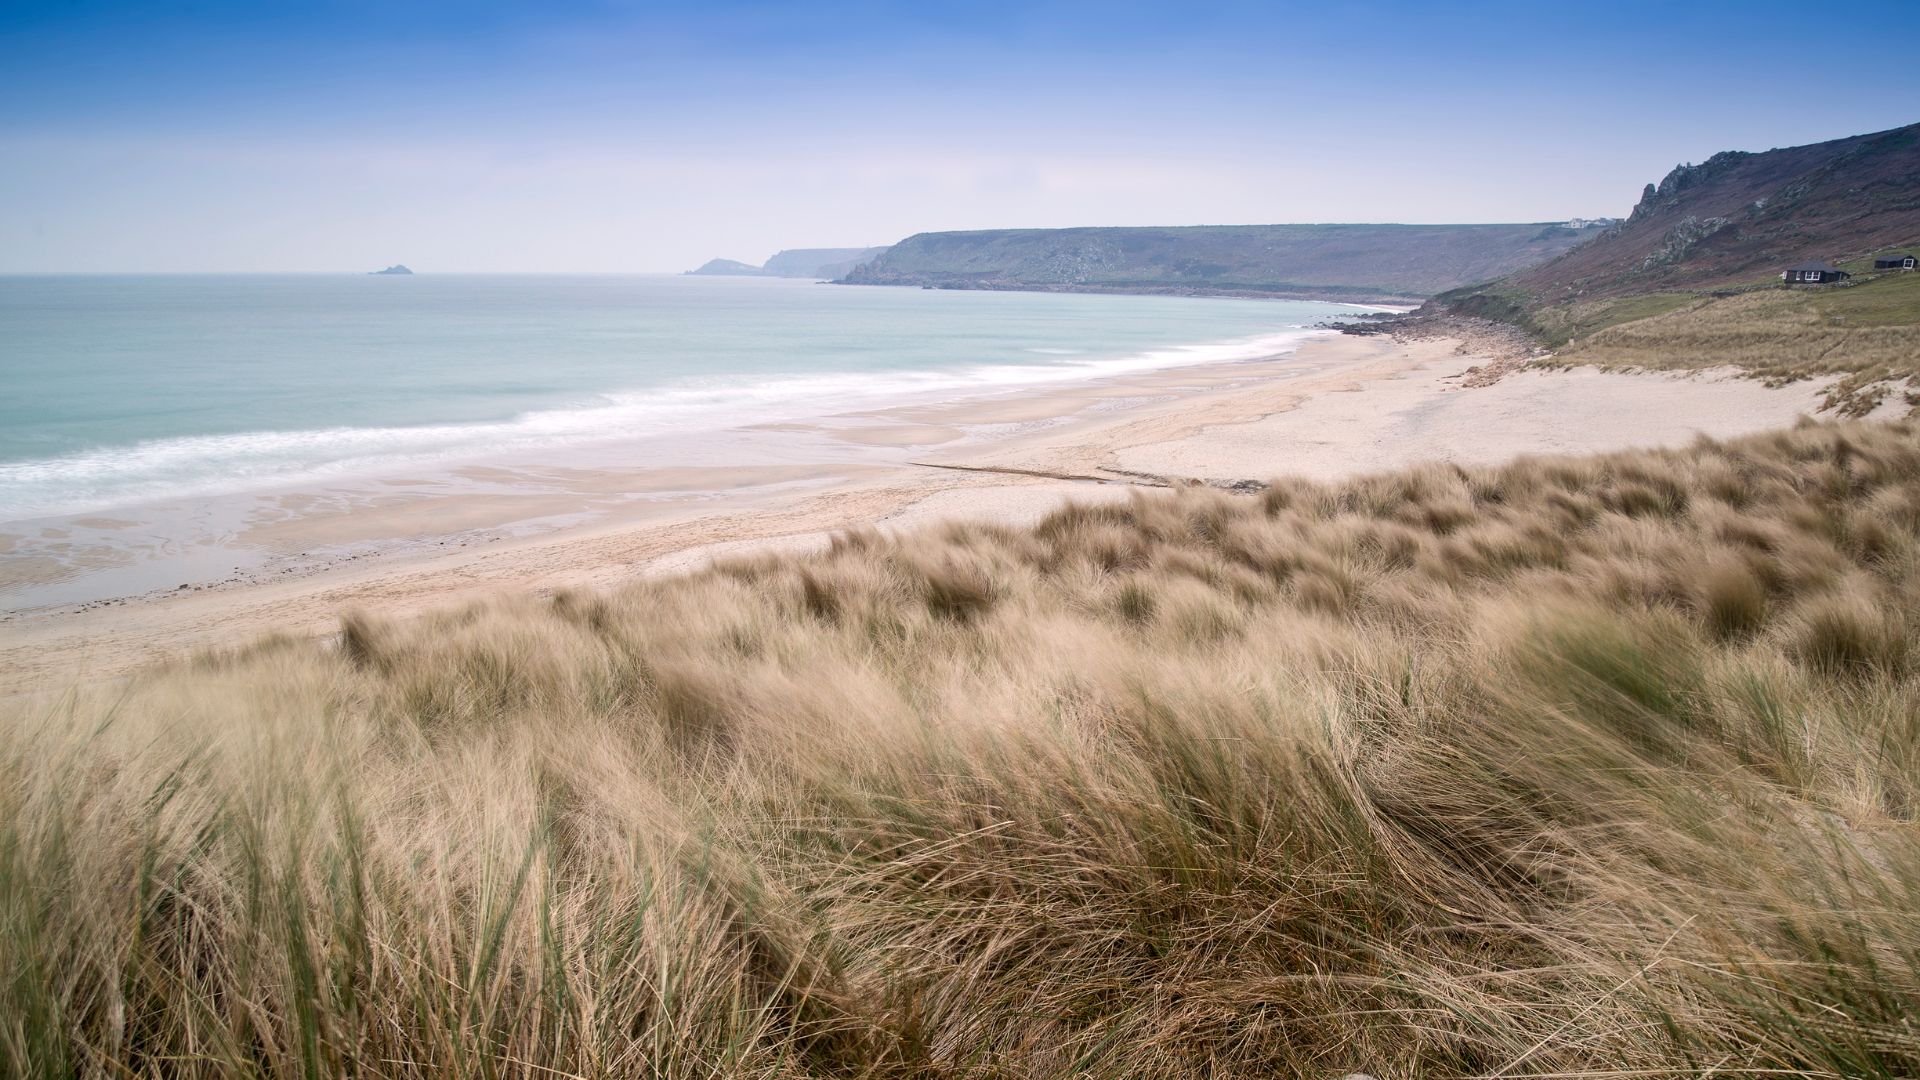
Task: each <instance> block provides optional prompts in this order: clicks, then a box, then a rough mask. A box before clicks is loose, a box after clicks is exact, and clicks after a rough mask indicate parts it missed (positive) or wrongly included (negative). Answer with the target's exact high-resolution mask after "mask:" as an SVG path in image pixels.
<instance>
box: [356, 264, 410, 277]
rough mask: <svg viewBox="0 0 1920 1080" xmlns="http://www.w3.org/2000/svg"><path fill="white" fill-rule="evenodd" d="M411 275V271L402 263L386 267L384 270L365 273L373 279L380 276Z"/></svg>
mask: <svg viewBox="0 0 1920 1080" xmlns="http://www.w3.org/2000/svg"><path fill="white" fill-rule="evenodd" d="M411 273H413V271H411V270H409V269H407V267H406V265H405V264H404V263H394V264H393V265H392V266H389V267H387V268H386V269H385V270H370V271H368V272H367V276H368V277H374V276H377V275H380V274H411Z"/></svg>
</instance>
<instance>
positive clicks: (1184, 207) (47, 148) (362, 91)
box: [0, 0, 1920, 272]
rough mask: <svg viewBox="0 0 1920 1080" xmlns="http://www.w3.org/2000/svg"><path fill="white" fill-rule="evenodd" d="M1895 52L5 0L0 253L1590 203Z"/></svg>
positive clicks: (176, 255)
mask: <svg viewBox="0 0 1920 1080" xmlns="http://www.w3.org/2000/svg"><path fill="white" fill-rule="evenodd" d="M1916 46H1920V4H1916V3H1909V2H1906V0H1898V2H1882V3H1876V4H1866V5H1855V6H1853V7H1850V8H1841V7H1835V6H1832V5H1829V4H1819V3H1775V2H1771V0H1749V2H1743V3H1698V4H1685V3H1638V2H1626V3H1606V4H1600V3H1593V4H1586V3H1574V2H1565V3H1544V2H1543V3H1484V4H1471V3H1464V2H1463V3H1422V2H1388V0H1378V2H1363V3H1347V4H1336V3H1319V4H1286V3H1267V4H1236V3H1215V4H1209V3H1197V2H1196V3H1185V4H1164V5H1129V4H1124V3H1107V4H1086V3H1037V4H1000V3H993V2H975V3H964V4H942V3H915V4H840V3H833V2H831V0H818V2H812V3H800V4H740V3H726V2H718V0H715V2H709V3H703V4H698V5H693V4H688V5H662V4H643V3H620V2H602V3H564V2H555V3H547V4H505V3H469V4H443V3H433V2H421V3H406V2H398V0H389V2H383V3H364V2H359V0H341V2H334V3H318V4H303V3H292V2H287V3H282V2H258V0H256V2H254V3H244V4H242V3H224V2H198V3H167V2H160V3H156V2H151V0H149V2H146V3H137V4H135V3H94V2H87V0H68V2H57V3H16V2H12V0H0V272H4V271H41V270H49V271H112V270H152V271H198V270H212V271H225V270H232V271H251V270H361V269H368V268H372V267H375V266H379V265H385V264H386V263H389V262H394V261H404V262H407V263H408V264H410V265H412V266H414V267H415V269H417V270H423V271H424V270H440V271H516V270H525V271H569V270H574V271H626V270H641V271H651V270H676V269H682V268H685V267H688V266H692V265H695V264H697V263H699V262H701V261H704V260H705V259H706V258H708V257H710V256H715V255H720V256H726V257H730V258H738V259H745V260H749V261H758V260H760V259H762V258H764V257H765V256H766V255H768V254H770V253H772V252H773V251H774V250H776V249H778V248H782V247H797V246H828V245H835V246H837V245H856V244H869V243H886V242H889V241H892V240H896V239H898V238H900V237H902V236H905V235H907V234H909V233H913V232H917V231H921V230H927V229H954V228H989V227H1003V226H1007V227H1010V226H1057V225H1089V224H1190V223H1235V222H1284V221H1440V222H1445V221H1534V220H1550V219H1556V218H1564V217H1569V216H1575V215H1588V216H1590V215H1601V214H1621V213H1624V212H1625V211H1626V209H1627V208H1628V207H1629V206H1630V205H1631V204H1632V202H1633V200H1634V198H1635V197H1636V196H1637V193H1638V190H1639V187H1640V185H1641V184H1644V183H1646V182H1647V181H1649V180H1655V179H1658V178H1659V177H1660V176H1661V175H1662V174H1664V173H1665V171H1666V170H1667V169H1668V168H1670V167H1672V166H1673V165H1674V164H1676V163H1678V162H1681V161H1688V160H1693V161H1697V160H1700V159H1702V158H1704V157H1706V156H1708V155H1710V154H1712V153H1713V152H1715V151H1717V150H1721V149H1729V148H1736V149H1748V150H1759V149H1766V148H1768V147H1773V146H1788V145H1794V144H1797V143H1803V142H1811V141H1818V140H1821V139H1829V138H1837V137H1840V136H1844V135H1850V134H1857V133H1860V132H1865V131H1874V130H1880V129H1884V128H1889V127H1896V126H1900V125H1902V124H1906V123H1912V122H1914V121H1916V120H1920V107H1916V99H1915V98H1914V96H1913V94H1912V93H1911V91H1910V89H1909V88H1908V87H1907V86H1906V85H1904V83H1906V82H1910V77H1909V76H1908V75H1906V74H1901V75H1899V76H1898V77H1897V78H1896V79H1886V78H1884V77H1883V76H1884V73H1886V72H1889V71H1891V72H1896V73H1908V72H1911V70H1912V63H1913V58H1914V55H1915V52H1916V48H1915V47H1916ZM1829 88H1830V89H1829Z"/></svg>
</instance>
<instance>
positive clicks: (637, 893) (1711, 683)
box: [0, 423, 1920, 1078]
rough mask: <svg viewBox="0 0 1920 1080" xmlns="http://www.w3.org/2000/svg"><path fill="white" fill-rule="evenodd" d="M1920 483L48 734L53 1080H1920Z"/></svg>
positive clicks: (809, 590)
mask: <svg viewBox="0 0 1920 1080" xmlns="http://www.w3.org/2000/svg"><path fill="white" fill-rule="evenodd" d="M1916 635H1920V428H1916V427H1915V426H1914V425H1911V424H1907V423H1898V424H1890V425H1851V426H1813V427H1807V428H1803V429H1801V430H1797V431H1793V432H1781V433H1779V434H1776V435H1770V436H1765V437H1758V438H1752V439H1746V440H1742V441H1739V442H1735V443H1730V444H1726V445H1715V444H1702V445H1700V446H1698V447H1696V448H1694V449H1692V450H1689V451H1684V452H1670V453H1635V454H1624V455H1615V456H1610V457H1604V458H1596V459H1585V460H1557V459H1555V460H1532V461H1526V460H1523V461H1521V462H1518V463H1516V464H1514V465H1512V466H1509V467H1505V468H1498V469H1479V470H1459V469H1455V468H1452V467H1442V466H1435V467H1428V468H1423V469H1419V470H1414V471H1410V472H1405V473H1399V474H1392V475H1385V476H1379V477H1374V478H1370V479H1364V480H1360V481H1356V482H1353V483H1350V484H1345V485H1341V486H1335V487H1319V486H1314V485H1310V484H1306V483H1302V482H1289V483H1281V484H1279V485H1277V486H1275V487H1274V488H1272V489H1271V490H1269V491H1268V492H1266V493H1265V494H1263V495H1260V496H1253V497H1236V496H1229V495H1226V494H1223V493H1219V492H1212V491H1192V492H1183V493H1179V494H1177V495H1166V496H1155V497H1150V498H1146V497H1143V498H1141V499H1140V500H1138V501H1136V502H1135V503H1133V504H1131V505H1122V506H1109V507H1102V508H1075V509H1067V510H1062V511H1060V512H1058V513H1056V514H1054V515H1053V516H1052V517H1050V518H1049V519H1047V520H1046V521H1045V522H1043V523H1042V524H1040V525H1039V526H1037V527H1036V528H1033V529H1030V530H1015V529H1007V528H996V527H987V526H953V527H948V528H945V529H943V530H938V531H933V532H926V533H921V534H917V535H913V536H910V537H906V538H903V539H899V540H886V539H881V538H878V537H874V536H869V535H860V534H856V535H853V536H849V537H847V538H844V539H843V540H841V541H840V542H838V543H837V544H836V545H835V547H834V549H833V550H832V551H831V552H830V553H827V554H824V555H821V556H817V557H809V558H790V557H767V558H763V559H759V560H754V561H747V562H741V563H737V564H733V565H730V566H727V567H723V568H721V569H718V570H715V571H713V572H708V573H703V574H699V575H695V576H692V577H689V578H685V579H677V580H670V581H654V582H643V583H638V584H635V585H633V586H631V587H630V588H628V589H627V590H626V591H624V592H621V593H619V594H616V595H614V596H611V597H592V596H581V595H562V596H558V597H554V598H553V599H551V600H550V601H535V600H531V599H529V600H524V601H516V602H502V603H500V604H498V605H495V606H491V607H482V608H475V609H471V610H466V611H461V612H457V613H451V614H446V615H442V616H439V617H437V618H433V619H429V620H426V621H423V622H418V623H407V624H398V625H382V624H377V623H369V622H367V621H365V620H358V619H356V620H350V621H349V623H348V625H347V628H346V632H345V633H344V635H343V638H342V645H341V647H340V648H339V649H337V650H328V649H324V648H321V647H319V646H316V645H313V644H309V643H304V642H294V641H278V642H266V643H262V644H261V645H259V646H258V647H255V648H253V649H250V650H247V651H245V652H243V653H240V654H237V655H233V656H226V657H217V658H207V659H205V660H202V661H200V662H197V663H194V664H190V665H184V666H179V667H175V668H172V669H168V670H164V671H161V672H158V673H156V674H154V675H153V676H151V677H149V678H146V679H144V680H142V681H141V682H140V683H139V684H137V685H135V686H133V687H131V688H129V689H127V690H125V691H124V692H122V691H119V690H112V689H101V690H92V691H87V692H84V693H81V694H79V695H78V696H76V697H74V698H71V699H68V700H66V701H65V702H63V703H61V704H59V705H56V706H47V707H42V708H37V709H30V710H26V711H23V712H19V713H18V714H17V715H13V716H10V717H8V718H7V719H6V721H5V722H6V723H8V725H9V737H8V738H6V739H5V740H0V1074H4V1075H7V1076H45V1077H54V1076H59V1077H67V1076H74V1075H102V1076H121V1075H164V1076H169V1077H191V1076H209V1077H212V1076H220V1077H227V1076H234V1077H238V1076H263V1075H271V1076H296V1075H299V1076H312V1077H319V1076H327V1077H333V1076H367V1077H371V1076H421V1077H425V1076H436V1077H438V1076H472V1077H488V1078H495V1077H530V1078H531V1077H552V1076H555V1075H568V1076H572V1075H584V1076H608V1077H612V1076H635V1075H652V1076H672V1077H682V1076H684V1077H695V1076H698V1077H713V1076H747V1075H752V1076H798V1075H845V1076H858V1075H873V1076H941V1077H974V1076H978V1077H1009V1076H1067V1075H1090V1076H1129V1077H1148V1076H1169V1077H1203V1076H1225V1075H1263V1076H1264V1075H1280V1076H1325V1075H1338V1074H1340V1073H1342V1072H1345V1071H1347V1070H1349V1069H1365V1070H1367V1071H1369V1072H1372V1073H1374V1074H1376V1075H1379V1076H1382V1077H1388V1078H1395V1077H1416V1076H1422V1077H1425V1076H1449V1075H1497V1076H1511V1075H1521V1074H1556V1075H1605V1076H1621V1075H1666V1074H1675V1075H1695V1074H1700V1073H1702V1072H1712V1073H1713V1074H1715V1075H1779V1074H1783V1073H1785V1072H1793V1073H1795V1074H1798V1075H1815V1076H1840V1075H1846V1076H1895V1075H1913V1074H1914V1073H1915V1072H1916V1071H1920V1031H1916V1029H1915V1028H1914V1026H1913V1024H1912V1019H1911V1018H1912V1017H1913V1016H1914V1015H1916V1014H1920V836H1917V835H1916V822H1915V817H1916V814H1920V675H1917V674H1916V672H1917V671H1920V636H1916Z"/></svg>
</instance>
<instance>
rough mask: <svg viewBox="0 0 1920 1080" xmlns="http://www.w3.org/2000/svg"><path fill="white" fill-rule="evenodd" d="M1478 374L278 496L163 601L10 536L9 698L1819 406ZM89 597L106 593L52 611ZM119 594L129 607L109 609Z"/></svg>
mask: <svg viewBox="0 0 1920 1080" xmlns="http://www.w3.org/2000/svg"><path fill="white" fill-rule="evenodd" d="M1485 362H1486V361H1485V359H1484V358H1481V357H1476V356H1471V355H1463V354H1461V353H1460V352H1459V351H1458V348H1457V342H1455V341H1452V340H1445V339H1439V340H1431V341H1419V342H1401V341H1395V340H1392V339H1388V338H1384V337H1345V336H1339V335H1334V334H1327V335H1324V336H1319V337H1315V338H1313V339H1312V340H1310V341H1308V342H1307V343H1306V344H1304V345H1302V346H1301V347H1299V348H1298V349H1297V350H1295V351H1293V352H1291V353H1289V354H1286V355H1283V356H1277V357H1272V358H1269V359H1264V360H1253V361H1238V362H1233V363H1221V364H1209V365H1198V366H1190V367H1183V368H1176V369H1164V370H1158V371H1147V372H1136V373H1131V374H1127V375H1122V376H1112V377H1106V378H1100V379H1092V380H1087V381H1083V382H1076V383H1064V384H1058V385H1051V386H1047V387H1043V388H1039V389H1034V388H1026V389H1022V390H1020V391H1017V392H1006V393H999V394H992V395H982V396H975V397H969V398H962V399H956V400H949V401H938V402H930V403H927V402H923V403H919V404H913V405H905V406H900V407H896V408H885V409H877V410H865V411H858V412H848V413H844V414H839V415H835V416H830V417H827V418H824V419H822V420H820V421H818V422H815V423H806V424H781V425H768V426H767V427H765V428H762V429H757V430H746V431H743V432H741V433H739V438H740V439H741V440H744V441H745V442H747V443H751V444H755V445H754V446H753V450H754V452H753V453H751V454H746V455H744V457H741V456H736V461H737V460H746V461H748V462H749V463H747V464H739V463H731V464H730V463H725V462H721V463H716V464H709V465H697V464H696V465H686V464H679V465H674V466H672V467H659V466H652V467H650V466H648V465H647V464H645V462H646V460H647V458H646V456H645V455H644V454H641V453H638V452H635V453H633V455H632V459H631V460H622V459H621V453H620V452H619V451H618V450H617V449H603V450H602V451H600V452H598V453H596V454H593V455H586V456H585V459H584V460H582V461H579V462H573V463H568V462H543V463H535V464H517V465H504V464H503V465H498V466H493V465H489V466H470V467H467V468H464V469H461V470H458V472H457V473H456V474H455V475H454V476H453V477H452V478H451V479H449V478H436V479H422V478H401V477H395V478H388V479H386V480H384V481H383V482H382V483H381V484H380V485H378V486H376V487H368V486H361V487H357V488H341V489H327V490H316V491H306V492H289V493H281V494H278V495H275V496H274V497H272V498H271V499H267V500H255V501H254V503H252V504H251V509H249V510H248V511H247V512H246V513H245V514H237V515H236V516H235V519H234V520H233V521H232V522H231V523H230V524H228V525H226V526H223V528H222V529H221V530H219V531H217V535H219V536H220V537H221V542H219V543H217V544H216V543H209V544H206V545H201V546H202V547H204V550H194V551H168V552H162V553H161V554H163V555H165V556H166V557H167V560H171V561H167V560H162V561H161V562H159V563H158V565H161V566H164V567H166V568H167V570H168V571H169V572H171V571H172V570H174V569H175V568H183V569H181V570H180V574H178V575H176V576H182V575H184V576H183V580H181V581H180V582H179V583H178V584H168V585H164V586H158V587H156V586H155V585H154V583H153V581H152V575H153V573H154V572H155V571H154V569H153V566H154V565H155V562H154V557H153V556H154V552H152V551H143V550H142V549H140V548H139V546H138V542H137V540H129V539H128V535H129V534H131V533H138V532H139V530H140V528H141V522H138V521H135V520H131V519H130V518H128V517H120V516H114V515H104V516H94V517H89V518H76V519H72V520H71V521H67V522H62V523H60V524H59V525H58V526H46V527H43V528H41V529H40V530H39V532H38V533H35V534H32V535H26V534H20V533H16V534H11V535H8V536H6V537H5V538H0V574H4V575H6V577H5V578H3V579H0V585H9V586H12V587H13V588H14V589H15V590H16V595H36V596H40V597H43V598H48V597H50V598H52V600H51V601H49V602H42V603H39V604H37V605H31V606H16V607H14V608H13V610H12V611H11V613H10V614H9V615H8V616H7V617H6V618H5V619H4V621H0V690H3V691H9V692H18V691H21V690H28V689H45V688H49V687H58V686H60V685H64V684H68V683H71V682H73V681H77V680H81V679H96V678H101V677H113V676H119V675H124V674H126V673H128V672H131V671H133V670H136V669H137V668H139V667H140V666H141V665H144V664H147V663H150V662H153V661H155V660H158V659H161V658H164V657H167V656H172V655H178V654H180V653H183V652H186V651H191V650H197V649H206V648H217V647H224V646H231V645H236V644H241V643H244V642H246V641H249V640H252V639H254V638H257V637H259V636H261V635H263V634H266V633H269V632H287V633H294V634H320V633H325V632H328V631H330V630H331V629H332V628H333V627H334V626H336V625H337V620H338V617H339V615H340V613H342V612H343V611H347V610H351V609H363V610H368V611H374V612H379V613H382V614H389V615H406V614H409V613H413V612H418V611H421V610H423V609H427V608H430V607H438V606H445V605H454V604H459V603H462V602H467V601H471V600H473V599H477V598H479V597H482V596H485V595H487V594H489V593H493V592H496V591H500V590H522V591H525V590H532V591H536V592H551V591H554V590H559V589H579V588H586V589H597V588H607V587H611V586H614V585H617V584H618V583H619V582H621V581H622V580H625V579H629V578H631V577H633V576H635V575H640V574H660V573H673V572H679V571H684V570H688V569H693V568H697V567H699V566H702V565H705V564H707V563H708V562H710V561H712V560H714V559H716V558H724V557H727V556H729V555H736V554H742V553H748V552H753V551H762V550H773V549H778V550H805V549H808V548H812V547H817V546H820V545H823V544H825V543H826V541H827V539H828V538H829V537H830V536H831V535H832V534H833V532H835V531H836V530H842V529H847V528H852V527H860V526H876V527H880V528H886V529H906V528H914V527H919V526H923V525H926V524H929V523H932V522H937V521H939V520H942V519H948V518H983V519H991V520H996V521H1002V522H1010V523H1018V522H1027V521H1032V520H1035V519H1037V518H1038V517H1039V516H1041V515H1043V514H1044V513H1046V512H1047V511H1048V510H1050V509H1052V508H1053V507H1055V506H1057V505H1059V504H1060V503H1061V502H1062V501H1064V500H1067V499H1116V498H1127V497H1129V496H1130V495H1131V494H1132V493H1133V492H1135V491H1140V490H1152V489H1154V488H1159V487H1164V486H1166V485H1168V484H1182V483H1190V482H1202V483H1214V484H1232V483H1235V482H1238V481H1261V480H1265V479H1268V478H1271V477H1274V476H1277V475H1282V474H1301V475H1306V476H1310V477H1314V478H1319V479H1332V478H1336V477H1340V476H1345V475H1351V474H1356V473H1364V472H1369V471H1375V470H1382V469H1389V468H1395V467H1399V466H1402V465H1405V464H1408V463H1411V462H1416V461H1423V460H1449V461H1457V462H1461V463H1480V462H1494V461H1500V460H1504V459H1507V458H1510V457H1513V456H1515V455H1519V454H1528V453H1582V452H1589V451H1601V450H1609V449H1617V448H1624V447H1632V446H1659V445H1684V444H1685V443H1687V442H1689V441H1691V440H1693V439H1694V438H1695V437H1696V436H1698V435H1701V434H1705V435H1708V436H1713V437H1725V436H1732V435H1737V434H1741V433H1745V432H1750V431H1756V430H1762V429H1766V428H1774V427H1781V426H1785V425H1788V424H1791V423H1792V422H1793V421H1794V419H1795V418H1796V417H1798V416H1800V415H1803V414H1809V413H1812V412H1814V411H1815V410H1816V408H1817V407H1818V404H1819V396H1820V390H1821V385H1820V384H1816V383H1801V384H1797V385H1792V386H1786V387H1767V386H1764V385H1762V384H1760V383H1758V382H1756V381H1753V380H1748V379H1740V378H1736V377H1733V376H1732V375H1731V373H1724V372H1715V373H1706V374H1696V375H1693V376H1689V377H1674V376H1668V375H1659V374H1644V373H1642V374H1627V373H1602V372H1598V371H1594V370H1591V369H1578V370H1574V371H1570V372H1531V371H1529V372H1522V373H1519V374H1515V375H1511V376H1508V377H1507V378H1504V379H1502V380H1500V381H1499V382H1496V383H1495V384H1493V385H1491V386H1480V387H1475V388H1471V389H1469V388H1463V387H1462V385H1461V383H1462V380H1463V376H1464V375H1465V374H1466V372H1467V371H1468V369H1470V368H1472V367H1474V366H1476V365H1478V364H1482V363H1485ZM49 533H51V534H53V535H48V534H49ZM90 541H91V542H90ZM116 560H118V562H116ZM229 566H232V569H231V570H228V569H227V568H228V567H229ZM115 574H121V575H122V576H121V577H119V578H116V577H115V576H114V575H115ZM82 578H85V579H86V580H88V581H90V582H91V583H92V589H93V594H92V595H86V596H85V597H84V598H82V599H77V600H72V601H68V602H64V603H63V602H59V598H60V596H61V595H62V594H61V592H60V589H61V588H62V587H63V583H65V582H72V581H76V580H80V579H82ZM116 581H124V582H125V583H126V585H127V588H126V589H125V591H124V592H123V593H119V594H111V595H100V594H99V590H100V588H101V587H102V584H103V583H104V584H105V585H106V586H108V587H111V586H112V585H113V584H114V583H115V582H116ZM35 590H39V591H38V592H35Z"/></svg>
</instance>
